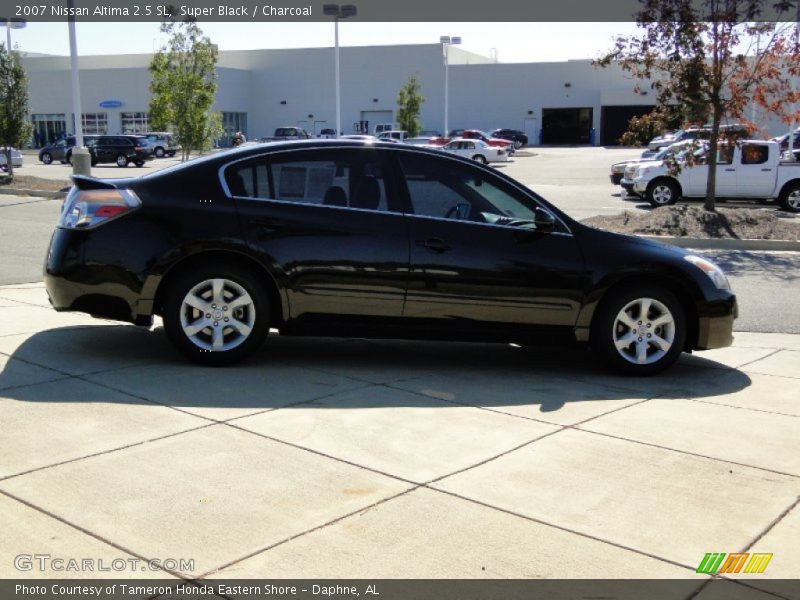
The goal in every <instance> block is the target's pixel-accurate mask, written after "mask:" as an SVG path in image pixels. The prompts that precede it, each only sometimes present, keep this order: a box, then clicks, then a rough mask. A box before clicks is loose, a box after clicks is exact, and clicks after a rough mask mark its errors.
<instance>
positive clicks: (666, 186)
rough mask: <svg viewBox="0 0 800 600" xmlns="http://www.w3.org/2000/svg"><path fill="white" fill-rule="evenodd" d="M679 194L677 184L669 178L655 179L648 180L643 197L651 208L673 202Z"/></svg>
mask: <svg viewBox="0 0 800 600" xmlns="http://www.w3.org/2000/svg"><path fill="white" fill-rule="evenodd" d="M680 195H681V192H680V189H678V184H677V183H675V182H674V181H672V180H671V179H656V180H655V181H652V182H650V185H648V186H647V192H645V198H647V201H648V202H649V203H650V206H652V207H653V208H658V207H659V206H669V205H671V204H675V203H676V202H677V201H678V198H680Z"/></svg>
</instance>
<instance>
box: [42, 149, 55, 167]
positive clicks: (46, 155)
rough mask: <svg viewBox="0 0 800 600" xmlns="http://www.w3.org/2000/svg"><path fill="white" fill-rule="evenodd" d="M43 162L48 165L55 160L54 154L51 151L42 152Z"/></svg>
mask: <svg viewBox="0 0 800 600" xmlns="http://www.w3.org/2000/svg"><path fill="white" fill-rule="evenodd" d="M41 160H42V162H43V163H44V164H46V165H49V164H50V163H52V162H53V155H52V154H50V153H49V152H42V159H41Z"/></svg>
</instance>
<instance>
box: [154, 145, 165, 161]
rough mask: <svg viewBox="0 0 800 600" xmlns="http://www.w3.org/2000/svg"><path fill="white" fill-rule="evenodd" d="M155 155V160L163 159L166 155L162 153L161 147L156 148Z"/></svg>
mask: <svg viewBox="0 0 800 600" xmlns="http://www.w3.org/2000/svg"><path fill="white" fill-rule="evenodd" d="M155 154H156V157H157V158H164V154H166V153H165V152H164V149H163V148H162V147H161V146H158V147H157V148H156V152H155Z"/></svg>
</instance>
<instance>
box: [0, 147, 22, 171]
mask: <svg viewBox="0 0 800 600" xmlns="http://www.w3.org/2000/svg"><path fill="white" fill-rule="evenodd" d="M10 150H11V165H12V166H13V167H14V168H15V169H19V168H20V167H21V166H22V154H20V151H19V150H17V149H16V148H13V147H12V148H10ZM0 167H3V168H4V169H5V167H6V149H5V148H4V147H0Z"/></svg>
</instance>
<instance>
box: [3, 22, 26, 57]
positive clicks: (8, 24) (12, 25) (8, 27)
mask: <svg viewBox="0 0 800 600" xmlns="http://www.w3.org/2000/svg"><path fill="white" fill-rule="evenodd" d="M27 24H28V22H27V21H26V20H25V19H3V25H5V27H6V52H11V50H13V48H12V47H11V30H12V29H24V28H25V26H26V25H27Z"/></svg>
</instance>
